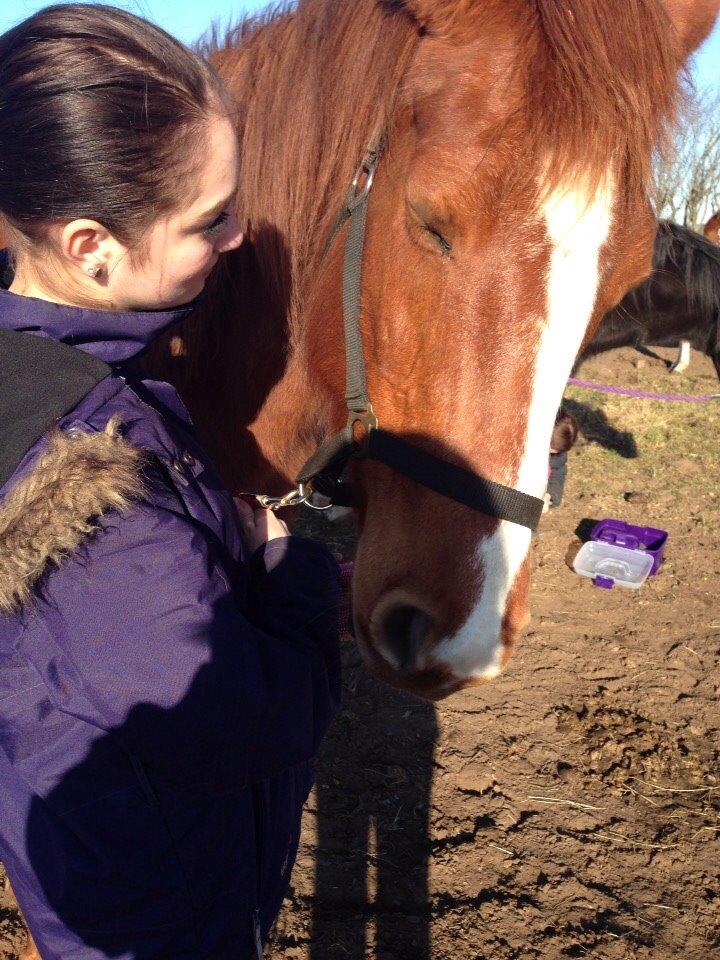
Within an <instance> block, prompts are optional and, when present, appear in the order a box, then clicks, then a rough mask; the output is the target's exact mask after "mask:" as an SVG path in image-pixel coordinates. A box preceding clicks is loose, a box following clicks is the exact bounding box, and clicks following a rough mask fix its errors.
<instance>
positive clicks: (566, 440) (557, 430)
mask: <svg viewBox="0 0 720 960" xmlns="http://www.w3.org/2000/svg"><path fill="white" fill-rule="evenodd" d="M579 432H580V426H579V424H578V422H577V420H576V419H575V417H574V416H573V415H572V414H571V413H568V411H567V410H566V409H565V407H560V409H559V410H558V413H557V416H556V417H555V426H554V427H553V432H552V440H551V442H550V449H551V450H553V451H554V452H555V453H566V452H567V451H568V450H569V449H570V448H571V447H574V446H575V443H576V441H577V438H578V434H579Z"/></svg>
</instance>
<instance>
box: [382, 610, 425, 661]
mask: <svg viewBox="0 0 720 960" xmlns="http://www.w3.org/2000/svg"><path fill="white" fill-rule="evenodd" d="M431 624H432V620H431V619H430V617H429V616H428V615H427V613H425V611H424V610H419V609H418V608H417V607H411V606H409V605H408V604H397V605H396V606H394V607H390V609H389V610H388V611H387V613H386V614H385V617H384V618H383V621H382V630H381V636H380V641H381V651H380V652H381V653H383V654H384V655H385V657H386V659H387V660H389V661H390V662H391V663H392V665H393V666H395V667H397V668H398V669H399V670H412V669H413V667H414V666H415V665H416V664H417V661H418V654H419V653H420V650H421V649H422V645H423V642H424V641H425V638H426V636H427V635H428V631H429V630H430V626H431Z"/></svg>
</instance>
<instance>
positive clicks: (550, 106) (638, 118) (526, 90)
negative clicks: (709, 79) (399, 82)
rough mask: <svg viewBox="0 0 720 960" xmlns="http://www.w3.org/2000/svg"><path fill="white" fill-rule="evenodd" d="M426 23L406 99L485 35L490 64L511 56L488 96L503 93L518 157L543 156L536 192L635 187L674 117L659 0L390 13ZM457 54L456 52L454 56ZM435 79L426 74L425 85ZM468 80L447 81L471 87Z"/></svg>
mask: <svg viewBox="0 0 720 960" xmlns="http://www.w3.org/2000/svg"><path fill="white" fill-rule="evenodd" d="M399 6H401V7H402V8H403V9H406V10H410V11H412V12H413V14H414V15H415V16H416V17H417V18H418V19H421V20H423V21H424V23H425V24H426V25H428V46H429V47H430V45H431V44H432V41H433V40H435V41H438V40H439V41H441V42H442V41H445V45H444V52H443V56H435V57H428V58H427V59H425V60H424V61H423V60H422V58H421V62H422V66H421V68H420V69H417V70H416V71H415V75H414V76H413V77H411V78H409V80H410V85H409V87H408V88H407V90H406V93H407V96H408V97H410V98H412V95H413V89H412V85H413V84H414V85H415V88H416V91H417V92H418V93H420V94H421V95H422V94H423V92H427V91H432V90H433V84H434V82H436V81H437V80H438V79H440V74H441V73H442V72H443V71H445V72H446V73H449V72H451V71H452V69H453V59H452V48H453V47H455V48H458V50H459V48H461V47H466V48H467V49H468V50H470V51H471V50H472V46H473V45H474V44H478V43H481V41H482V38H483V36H484V34H487V32H488V31H492V33H493V37H494V41H493V48H492V52H493V55H494V59H495V60H498V61H499V58H500V57H501V55H502V53H503V52H507V50H508V49H511V50H512V51H513V55H512V57H510V58H505V59H506V61H507V64H506V65H504V64H502V63H501V62H500V61H499V62H500V66H501V71H500V72H501V73H502V72H503V71H504V72H505V73H506V76H507V81H508V82H507V83H505V82H503V78H502V76H501V75H499V74H498V76H496V77H492V91H490V90H488V91H483V90H481V91H480V96H481V97H482V98H483V100H484V99H485V98H486V96H487V95H488V94H489V93H490V92H492V94H493V96H494V97H497V96H498V90H502V91H507V92H506V93H503V95H504V96H506V98H507V100H508V102H507V116H508V117H511V116H512V117H516V116H518V115H520V116H521V117H522V120H523V124H524V128H525V132H524V136H525V138H526V143H524V144H523V153H524V155H525V156H536V157H542V158H545V161H546V162H545V167H546V170H547V171H548V176H547V182H546V183H545V184H544V186H545V187H546V189H547V192H548V193H551V192H552V191H553V190H555V189H556V188H557V187H558V186H560V185H562V186H568V185H570V186H578V187H582V188H583V189H584V190H585V191H586V192H588V193H589V194H592V193H593V192H594V190H595V189H596V188H597V187H599V186H602V185H603V184H604V182H605V181H606V178H607V174H608V172H609V171H611V172H612V173H613V174H614V180H615V182H616V183H618V184H623V186H624V187H625V189H626V190H627V191H628V193H636V192H637V191H638V190H644V189H647V185H648V182H649V180H650V162H651V156H652V153H653V150H655V149H657V148H658V147H662V146H663V145H664V144H665V143H666V140H667V131H668V129H669V126H670V123H671V122H672V120H673V119H674V117H675V111H676V101H677V99H678V83H677V71H678V68H679V66H680V61H681V51H680V50H679V47H678V44H677V41H676V35H675V31H674V28H673V26H672V24H671V22H670V19H669V17H668V14H667V12H666V8H665V5H664V3H663V2H662V0H603V2H602V3H598V2H597V0H568V2H562V3H559V2H558V0H532V2H531V0H484V2H483V3H482V4H480V3H463V2H460V0H455V2H451V0H435V2H433V0H406V2H405V3H401V4H399ZM461 57H462V54H460V53H458V58H461ZM487 57H488V51H485V50H482V49H481V48H480V47H479V48H478V62H480V61H481V60H482V61H483V64H485V63H486V62H487ZM433 73H435V74H437V76H433V75H432V74H433ZM474 81H475V78H474V77H473V75H472V73H469V72H467V71H465V73H464V75H463V74H462V73H459V74H458V77H457V79H456V80H455V81H454V82H455V83H457V82H460V83H462V82H464V83H467V84H472V83H473V82H474Z"/></svg>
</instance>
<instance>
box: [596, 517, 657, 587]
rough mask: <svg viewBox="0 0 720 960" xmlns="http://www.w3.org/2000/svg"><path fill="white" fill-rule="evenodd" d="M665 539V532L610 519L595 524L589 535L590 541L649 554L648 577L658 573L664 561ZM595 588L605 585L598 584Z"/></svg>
mask: <svg viewBox="0 0 720 960" xmlns="http://www.w3.org/2000/svg"><path fill="white" fill-rule="evenodd" d="M667 538H668V535H667V530H658V529H657V528H656V527H636V526H635V525H634V524H632V523H626V522H625V521H624V520H613V519H612V518H610V517H608V518H606V519H605V520H601V521H600V522H599V523H596V524H595V526H594V527H593V528H592V532H591V534H590V539H591V540H602V541H604V542H605V543H614V544H615V545H616V546H618V547H625V548H626V549H627V550H641V551H642V552H643V553H649V554H650V555H651V556H652V558H653V565H652V567H651V569H650V573H649V574H648V576H650V577H651V576H652V575H653V574H655V573H657V572H658V570H659V568H660V564H661V563H662V562H663V560H664V559H665V556H664V554H665V544H666V543H667ZM597 579H601V578H600V577H598V578H597ZM602 579H605V578H602ZM597 586H599V587H600V586H602V587H605V586H607V585H606V584H605V583H598V584H597Z"/></svg>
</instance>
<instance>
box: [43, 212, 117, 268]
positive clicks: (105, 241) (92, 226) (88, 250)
mask: <svg viewBox="0 0 720 960" xmlns="http://www.w3.org/2000/svg"><path fill="white" fill-rule="evenodd" d="M58 240H59V243H60V249H61V251H62V254H63V256H64V257H65V259H66V260H68V261H69V263H71V264H72V265H73V266H74V267H78V268H79V269H81V270H83V271H84V272H86V273H90V275H91V276H92V273H91V271H92V270H93V269H97V268H101V269H103V268H108V267H109V266H110V265H111V264H113V263H115V262H116V261H117V260H118V259H119V257H120V256H122V255H123V254H124V253H125V252H126V248H125V247H124V246H123V245H122V244H121V243H119V242H118V241H117V240H116V239H115V238H114V237H113V235H112V234H111V233H110V232H109V231H108V230H107V228H106V227H104V226H103V225H102V224H101V223H98V222H97V220H88V219H78V220H71V221H70V222H69V223H66V224H65V225H64V226H63V227H62V229H61V230H60V236H59V237H58Z"/></svg>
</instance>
